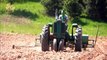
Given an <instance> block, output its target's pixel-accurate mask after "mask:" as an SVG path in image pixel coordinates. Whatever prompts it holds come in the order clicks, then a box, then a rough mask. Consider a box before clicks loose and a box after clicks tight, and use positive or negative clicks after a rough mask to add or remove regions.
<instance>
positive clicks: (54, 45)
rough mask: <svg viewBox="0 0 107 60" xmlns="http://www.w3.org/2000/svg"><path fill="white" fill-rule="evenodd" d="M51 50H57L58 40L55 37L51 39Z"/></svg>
mask: <svg viewBox="0 0 107 60" xmlns="http://www.w3.org/2000/svg"><path fill="white" fill-rule="evenodd" d="M53 50H54V51H58V40H57V39H54V40H53Z"/></svg>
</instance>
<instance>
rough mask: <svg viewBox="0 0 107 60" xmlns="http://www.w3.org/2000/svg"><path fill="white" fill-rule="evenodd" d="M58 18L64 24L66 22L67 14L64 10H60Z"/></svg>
mask: <svg viewBox="0 0 107 60" xmlns="http://www.w3.org/2000/svg"><path fill="white" fill-rule="evenodd" d="M59 19H60V20H62V21H64V22H65V23H66V24H67V22H68V16H67V15H66V14H65V11H64V10H61V14H60V15H59Z"/></svg>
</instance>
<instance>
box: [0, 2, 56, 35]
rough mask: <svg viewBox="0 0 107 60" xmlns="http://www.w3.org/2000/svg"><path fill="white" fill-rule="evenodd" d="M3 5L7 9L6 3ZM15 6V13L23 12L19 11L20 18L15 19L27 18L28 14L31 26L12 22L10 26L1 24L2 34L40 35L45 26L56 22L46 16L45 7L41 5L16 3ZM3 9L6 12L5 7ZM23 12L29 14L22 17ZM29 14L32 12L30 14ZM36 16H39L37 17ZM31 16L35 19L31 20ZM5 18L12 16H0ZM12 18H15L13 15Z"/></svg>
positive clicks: (0, 30)
mask: <svg viewBox="0 0 107 60" xmlns="http://www.w3.org/2000/svg"><path fill="white" fill-rule="evenodd" d="M1 5H3V6H4V7H6V4H5V3H4V4H1ZM14 6H15V11H17V10H20V11H22V12H21V13H20V11H17V12H18V14H19V15H18V17H15V18H14V19H19V18H22V17H25V16H26V14H28V16H26V17H25V19H26V20H29V21H30V24H24V25H23V24H17V23H12V22H9V23H8V24H5V23H1V24H0V32H16V33H25V34H36V35H38V34H39V33H40V32H41V31H42V27H43V26H44V25H45V24H47V23H50V22H53V21H54V19H53V18H52V17H49V16H47V15H45V11H44V7H43V6H42V5H41V4H40V3H36V2H27V3H24V4H18V3H15V4H14ZM0 7H1V6H0ZM1 8H2V10H1V11H3V10H5V8H3V7H1ZM23 10H24V11H27V12H25V15H21V14H23ZM17 12H15V13H16V14H17ZM28 12H30V14H29V13H28ZM35 14H36V15H37V16H35ZM20 15H21V16H20ZM30 15H31V16H34V17H33V18H32V17H31V18H29V16H30ZM3 16H10V14H8V13H4V14H2V15H0V17H1V18H2V17H3ZM11 16H13V15H11ZM16 16H17V15H16ZM13 17H14V16H13ZM7 18H10V20H11V19H12V17H7ZM0 20H3V19H0ZM12 20H13V19H12Z"/></svg>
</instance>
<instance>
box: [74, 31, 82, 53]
mask: <svg viewBox="0 0 107 60" xmlns="http://www.w3.org/2000/svg"><path fill="white" fill-rule="evenodd" d="M81 49H82V31H81V32H80V31H78V32H77V35H76V42H75V51H81Z"/></svg>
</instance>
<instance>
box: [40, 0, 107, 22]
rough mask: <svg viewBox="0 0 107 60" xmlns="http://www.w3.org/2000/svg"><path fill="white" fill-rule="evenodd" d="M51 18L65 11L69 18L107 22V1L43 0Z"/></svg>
mask: <svg viewBox="0 0 107 60" xmlns="http://www.w3.org/2000/svg"><path fill="white" fill-rule="evenodd" d="M41 3H42V4H43V5H44V6H45V8H46V13H47V14H48V15H49V16H54V15H55V10H56V9H58V11H60V10H62V9H64V10H66V11H67V13H68V14H69V16H71V17H76V16H84V17H89V18H92V19H102V20H103V21H107V20H106V19H107V0H41Z"/></svg>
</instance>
